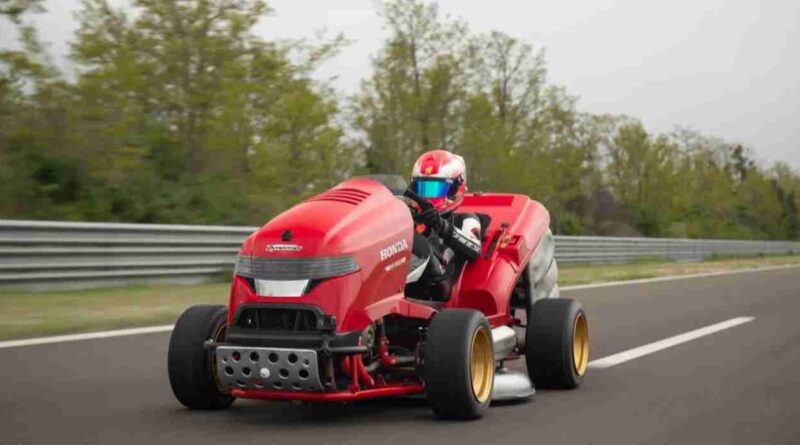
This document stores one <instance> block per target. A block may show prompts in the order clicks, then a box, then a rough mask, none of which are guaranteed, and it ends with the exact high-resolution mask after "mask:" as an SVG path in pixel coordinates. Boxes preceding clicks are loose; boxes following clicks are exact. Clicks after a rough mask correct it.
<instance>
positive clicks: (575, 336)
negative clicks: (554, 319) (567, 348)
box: [572, 312, 589, 376]
mask: <svg viewBox="0 0 800 445" xmlns="http://www.w3.org/2000/svg"><path fill="white" fill-rule="evenodd" d="M572 363H573V364H574V366H575V373H576V374H578V375H579V376H582V375H583V374H584V373H585V372H586V365H588V364H589V325H588V323H586V315H584V314H583V312H581V313H579V314H578V316H577V317H575V323H574V324H573V325H572Z"/></svg>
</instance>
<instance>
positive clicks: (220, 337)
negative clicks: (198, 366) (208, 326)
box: [210, 321, 230, 394]
mask: <svg viewBox="0 0 800 445" xmlns="http://www.w3.org/2000/svg"><path fill="white" fill-rule="evenodd" d="M227 336H228V323H227V321H226V322H224V323H222V324H221V325H219V326H217V328H216V329H215V330H214V334H212V336H211V340H213V341H214V342H216V343H220V342H223V341H225V339H226V338H227ZM210 365H211V375H213V376H214V383H215V384H216V385H217V389H218V390H219V391H220V392H221V393H224V394H227V393H229V392H230V389H228V388H227V387H225V385H223V384H222V380H221V379H220V378H219V370H218V369H217V351H216V350H214V351H212V353H211V363H210Z"/></svg>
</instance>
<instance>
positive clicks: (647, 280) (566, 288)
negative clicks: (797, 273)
mask: <svg viewBox="0 0 800 445" xmlns="http://www.w3.org/2000/svg"><path fill="white" fill-rule="evenodd" d="M795 267H800V264H784V265H781V266H764V267H753V268H750V269H735V270H722V271H718V272H704V273H696V274H687V275H671V276H666V277H654V278H640V279H637V280H626V281H607V282H605V283H594V284H577V285H574V286H564V287H561V288H560V290H561V291H562V292H569V291H573V290H582V289H596V288H598V287H611V286H628V285H631V284H647V283H658V282H661V281H675V280H686V279H689V278H707V277H718V276H722V275H733V274H739V273H748V272H766V271H770V270H781V269H791V268H795Z"/></svg>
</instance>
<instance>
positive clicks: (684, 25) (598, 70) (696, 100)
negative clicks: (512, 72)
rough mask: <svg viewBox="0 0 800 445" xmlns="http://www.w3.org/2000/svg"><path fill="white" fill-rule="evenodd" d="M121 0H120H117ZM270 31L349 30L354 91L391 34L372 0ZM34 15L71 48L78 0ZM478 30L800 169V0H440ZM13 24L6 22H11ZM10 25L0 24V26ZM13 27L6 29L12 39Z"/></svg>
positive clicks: (606, 100)
mask: <svg viewBox="0 0 800 445" xmlns="http://www.w3.org/2000/svg"><path fill="white" fill-rule="evenodd" d="M121 1H124V0H117V2H116V3H119V2H121ZM269 4H270V5H271V7H272V8H273V9H274V10H275V13H274V14H273V16H272V17H269V18H267V19H265V20H263V21H262V22H261V23H260V24H259V26H258V29H257V32H258V33H259V34H260V35H263V36H264V37H266V38H270V39H272V38H296V37H312V36H314V35H315V33H316V32H318V31H319V30H321V29H327V31H328V33H329V34H330V35H333V34H336V33H339V32H342V33H344V34H345V35H346V36H347V37H348V38H349V39H350V40H352V43H351V44H350V45H349V46H348V47H346V48H345V49H344V50H343V51H342V53H341V54H340V55H339V56H338V57H337V58H335V59H334V60H332V61H331V62H328V63H327V64H326V65H325V66H323V68H322V70H321V72H320V73H319V76H320V77H323V78H330V77H336V81H335V83H334V84H335V85H336V86H337V88H338V89H340V90H341V91H342V92H345V93H347V92H352V91H354V90H355V88H357V86H358V82H359V80H360V79H362V78H363V77H364V76H365V75H367V74H368V72H369V69H370V56H371V55H372V54H374V53H375V52H376V51H377V50H378V49H379V48H380V46H381V42H382V41H383V38H384V31H383V29H382V25H381V21H380V19H379V18H378V16H377V13H376V10H377V8H376V7H375V2H374V0H335V1H323V0H315V1H312V0H271V1H269ZM46 5H47V8H48V10H49V12H48V13H47V14H44V15H42V16H40V17H37V19H36V21H37V23H38V24H39V25H40V32H41V35H42V37H43V38H44V39H45V40H47V41H49V42H51V44H52V52H53V53H54V54H56V55H57V56H62V57H63V55H64V54H66V52H67V44H66V42H67V40H68V39H69V38H70V36H71V34H72V32H73V31H74V28H75V23H74V20H73V19H72V12H73V11H74V10H75V9H76V8H77V7H78V6H79V5H80V0H50V1H47V2H46ZM439 5H440V10H441V12H443V13H445V14H449V15H451V16H454V17H460V18H461V19H463V20H464V21H466V22H467V23H468V24H469V25H470V27H471V28H472V29H473V30H476V31H490V30H495V29H496V30H500V31H503V32H505V33H508V34H511V35H513V36H516V37H520V38H522V39H525V40H527V41H529V42H532V43H534V44H535V45H539V46H543V47H545V48H546V54H547V62H548V63H547V64H548V68H549V79H550V81H551V82H553V83H556V84H561V85H564V86H566V87H567V90H568V91H569V92H570V93H572V94H575V95H578V96H579V97H580V101H579V107H580V108H581V109H582V110H584V111H590V112H598V113H624V114H628V115H631V116H635V117H638V118H640V119H641V120H642V121H643V122H644V123H645V125H646V126H647V128H648V129H649V130H651V131H656V132H664V131H670V130H671V129H673V128H674V126H676V125H681V126H687V127H691V128H695V129H697V130H700V131H703V132H704V133H709V134H713V135H716V136H719V137H722V138H725V139H728V140H732V141H737V142H742V143H744V144H746V145H748V146H750V147H751V148H753V149H754V150H755V152H756V154H757V156H758V158H759V159H760V160H762V161H765V162H771V161H775V160H782V161H786V162H789V163H790V164H792V165H793V167H794V168H795V169H798V170H800V0H763V1H757V0H728V1H723V0H671V1H663V0H559V1H553V0H546V1H545V0H524V1H523V0H516V1H515V0H491V1H488V2H487V1H472V0H440V1H439ZM4 29H5V30H8V28H7V27H4ZM0 31H2V29H0ZM7 35H8V33H6V32H5V31H3V36H4V37H3V41H4V42H3V43H4V44H5V43H6V42H5V41H6V39H7V38H6V37H5V36H7Z"/></svg>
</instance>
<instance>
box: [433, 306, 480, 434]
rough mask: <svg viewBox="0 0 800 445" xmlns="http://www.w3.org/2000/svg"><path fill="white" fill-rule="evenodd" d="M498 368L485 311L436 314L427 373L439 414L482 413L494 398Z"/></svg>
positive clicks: (465, 417)
mask: <svg viewBox="0 0 800 445" xmlns="http://www.w3.org/2000/svg"><path fill="white" fill-rule="evenodd" d="M494 370H495V362H494V349H493V345H492V331H491V329H490V328H489V322H488V321H487V320H486V317H485V316H484V315H483V314H481V313H480V312H478V311H474V310H470V309H447V310H444V311H441V312H439V313H438V314H437V315H436V316H435V317H434V318H433V320H432V321H431V324H430V326H429V327H428V335H427V338H426V341H425V362H424V368H423V377H424V379H425V393H426V395H427V397H428V401H429V402H430V403H431V405H432V407H433V411H434V412H435V413H436V415H437V416H438V417H440V418H445V419H462V420H472V419H477V418H480V417H482V416H483V415H484V414H485V413H486V410H487V409H488V408H489V404H490V403H491V400H492V387H493V385H494Z"/></svg>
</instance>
